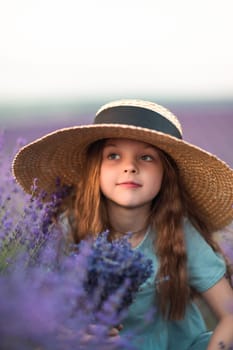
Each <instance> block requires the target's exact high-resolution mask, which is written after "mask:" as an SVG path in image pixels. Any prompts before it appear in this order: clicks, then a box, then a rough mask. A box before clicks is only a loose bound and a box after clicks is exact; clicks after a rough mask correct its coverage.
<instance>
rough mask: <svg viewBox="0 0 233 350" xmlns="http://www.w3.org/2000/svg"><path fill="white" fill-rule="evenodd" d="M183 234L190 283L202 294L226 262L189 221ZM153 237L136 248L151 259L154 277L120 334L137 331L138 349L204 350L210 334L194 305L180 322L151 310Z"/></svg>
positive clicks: (141, 292) (142, 290)
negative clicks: (169, 319)
mask: <svg viewBox="0 0 233 350" xmlns="http://www.w3.org/2000/svg"><path fill="white" fill-rule="evenodd" d="M184 232H185V241H186V249H187V257H188V262H187V268H188V274H189V283H190V285H191V286H193V287H195V289H196V290H197V291H199V292H204V291H206V290H207V289H209V288H210V287H212V286H213V285H214V284H215V283H216V282H218V281H219V280H220V279H221V278H222V277H223V276H224V274H225V271H226V268H225V262H224V260H223V259H222V258H221V257H220V256H219V255H218V254H216V253H215V252H214V251H213V250H212V248H211V247H210V246H209V245H208V244H207V243H206V242H205V240H204V239H203V238H202V236H201V235H200V234H199V233H198V231H196V229H195V228H194V227H193V226H192V225H191V224H190V223H189V222H188V220H185V223H184ZM154 237H155V233H153V232H151V231H150V230H148V232H147V233H146V235H145V237H144V239H143V241H142V242H141V243H140V244H139V245H138V246H137V247H136V248H135V249H139V250H140V251H141V252H143V253H144V254H145V255H146V256H147V257H148V258H150V259H152V261H153V267H154V274H153V276H151V277H150V278H149V279H148V280H147V281H146V282H145V283H144V284H143V285H142V286H141V288H140V290H139V292H138V293H137V296H136V298H135V300H134V302H133V304H132V305H131V307H130V309H129V312H128V315H127V317H126V318H125V320H124V322H123V326H124V328H123V330H122V331H123V332H131V331H133V332H136V334H137V335H136V336H134V338H133V339H134V343H135V344H136V346H137V347H138V349H139V350H176V349H177V350H205V349H206V348H207V345H208V342H209V339H210V336H211V332H208V331H207V330H206V326H205V323H204V320H203V318H202V316H201V313H200V311H199V309H198V308H197V306H196V305H195V304H194V303H193V302H190V303H189V305H188V307H187V309H186V313H185V317H184V319H182V320H180V321H165V320H164V319H163V317H162V315H161V314H160V313H159V312H158V311H156V310H154V309H155V304H156V303H155V282H154V281H155V275H156V273H157V270H158V260H157V258H156V256H155V254H154V250H153V238H154ZM157 283H162V281H161V282H159V281H157ZM164 283H166V282H164ZM153 311H154V312H153Z"/></svg>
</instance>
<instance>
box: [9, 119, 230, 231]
mask: <svg viewBox="0 0 233 350" xmlns="http://www.w3.org/2000/svg"><path fill="white" fill-rule="evenodd" d="M105 138H129V139H133V140H138V141H143V142H146V143H150V144H152V145H154V146H156V147H158V148H160V149H161V150H163V151H165V152H166V153H167V154H169V155H170V156H171V157H172V158H173V159H174V160H175V161H176V163H177V165H178V168H179V171H180V176H181V177H182V179H183V183H184V186H185V187H186V189H187V191H188V193H189V194H190V196H191V199H192V200H193V201H194V202H195V204H196V205H197V206H198V208H199V210H201V211H202V212H203V214H204V215H206V216H207V217H209V219H210V220H211V222H212V223H213V227H214V229H215V230H218V229H221V228H222V227H224V226H226V225H227V224H229V223H230V222H231V221H232V219H233V207H232V206H233V171H232V169H230V168H229V166H228V165H227V164H225V163H224V162H223V161H221V160H220V159H218V158H217V157H215V156H214V155H212V154H210V153H208V152H206V151H204V150H202V149H200V148H198V147H196V146H194V145H192V144H190V143H188V142H185V141H183V140H180V139H178V138H176V137H173V136H170V135H167V134H165V133H162V132H158V131H154V130H150V129H147V128H142V127H137V126H130V125H123V124H92V125H82V126H75V127H71V128H64V129H60V130H57V131H55V132H53V133H50V134H48V135H46V136H44V137H42V138H40V139H37V140H36V141H34V142H32V143H30V144H28V145H27V146H25V147H23V148H22V149H21V150H20V151H19V153H18V154H17V155H16V157H15V159H14V162H13V174H14V176H15V178H16V180H17V181H18V183H19V184H20V185H21V186H22V187H23V188H24V190H25V191H26V192H28V193H30V192H31V186H32V184H33V180H34V179H35V178H36V179H37V181H38V182H37V184H38V187H39V188H41V189H43V190H45V191H46V192H48V193H52V192H53V191H54V190H55V179H56V178H57V177H59V178H60V180H61V182H62V183H63V184H65V185H74V186H75V185H76V184H77V182H78V181H79V174H80V168H81V167H82V165H83V164H84V162H85V160H86V150H87V147H88V146H89V145H90V144H91V143H93V142H95V141H97V140H100V139H105Z"/></svg>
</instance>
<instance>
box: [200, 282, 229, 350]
mask: <svg viewBox="0 0 233 350" xmlns="http://www.w3.org/2000/svg"><path fill="white" fill-rule="evenodd" d="M202 296H203V298H204V299H205V300H206V302H207V303H208V304H209V306H210V307H211V309H212V310H213V312H214V313H215V315H216V316H217V318H218V325H217V327H216V328H215V330H214V332H213V335H212V337H211V339H210V342H209V345H208V348H207V350H220V349H224V350H228V349H229V350H231V349H233V290H232V288H231V287H230V285H229V283H228V281H227V280H226V278H222V279H221V280H219V282H217V283H216V284H215V285H214V286H213V287H211V288H209V289H208V290H207V291H206V292H204V293H202ZM222 343H224V345H225V347H221V344H222Z"/></svg>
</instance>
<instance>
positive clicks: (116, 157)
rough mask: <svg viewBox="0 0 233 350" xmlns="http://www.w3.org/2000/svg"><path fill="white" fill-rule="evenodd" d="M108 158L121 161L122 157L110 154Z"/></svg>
mask: <svg viewBox="0 0 233 350" xmlns="http://www.w3.org/2000/svg"><path fill="white" fill-rule="evenodd" d="M107 158H108V159H110V160H116V159H120V155H119V154H118V153H109V154H108V155H107Z"/></svg>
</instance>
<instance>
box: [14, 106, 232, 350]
mask: <svg viewBox="0 0 233 350" xmlns="http://www.w3.org/2000/svg"><path fill="white" fill-rule="evenodd" d="M13 171H14V175H15V177H16V179H17V181H18V182H19V184H20V185H22V186H23V188H24V189H25V190H26V191H27V192H30V189H31V185H32V183H33V179H34V178H37V179H38V186H39V187H40V188H42V189H44V190H45V191H47V192H53V191H54V186H55V179H56V177H57V176H58V177H59V178H60V179H61V181H62V182H63V183H64V184H66V185H72V186H73V187H74V190H75V195H74V196H73V197H72V198H71V201H70V203H66V205H65V204H64V205H65V206H66V215H67V217H68V219H69V222H70V226H71V229H72V234H73V238H74V240H75V241H76V242H79V241H80V240H81V239H83V238H85V237H86V236H87V235H88V234H90V233H91V234H93V235H98V233H99V232H102V231H104V230H106V229H109V230H110V236H111V238H112V239H114V238H117V237H119V236H121V235H124V234H126V233H127V232H131V233H132V235H131V238H130V242H131V244H132V247H133V248H134V249H139V250H141V251H142V252H143V253H144V254H146V255H147V256H148V257H149V258H151V259H152V260H153V266H154V275H153V276H152V277H151V278H150V279H149V280H148V281H146V283H144V285H142V287H141V289H140V291H139V292H138V294H137V297H136V299H135V301H134V303H133V304H132V305H131V307H130V309H129V313H128V316H127V317H126V319H125V320H124V322H123V329H122V330H121V331H120V332H124V331H128V330H133V331H137V336H136V339H135V344H137V345H138V348H139V349H142V350H165V349H178V350H187V349H189V350H204V349H208V350H215V349H216V350H217V349H221V348H222V349H223V348H224V349H231V348H232V346H233V314H232V305H233V292H232V289H231V287H230V284H229V283H228V280H227V278H226V276H227V275H228V272H229V271H228V270H229V268H227V267H226V264H225V261H224V259H223V257H222V256H221V254H220V249H219V247H218V245H217V243H216V242H215V241H214V240H213V235H212V233H213V232H214V231H216V230H219V229H221V228H223V227H224V226H226V225H227V224H229V223H230V222H231V221H232V218H233V208H232V204H233V171H232V170H231V169H230V168H229V167H228V166H227V165H226V164H225V163H223V162H222V161H220V160H219V159H217V158H216V157H214V156H213V155H211V154H209V153H207V152H205V151H204V150H201V149H199V148H197V147H195V146H193V145H191V144H189V143H187V142H185V141H183V140H182V130H181V126H180V123H179V121H178V119H177V118H176V117H175V116H174V115H173V114H172V113H171V112H170V111H168V110H167V109H165V108H163V107H162V106H159V105H157V104H155V103H151V102H146V101H141V100H121V101H115V102H112V103H109V104H107V105H104V106H103V107H102V108H101V109H100V110H99V111H98V112H97V114H96V118H95V121H94V123H93V124H92V125H82V126H76V127H73V128H66V129H61V130H58V131H55V132H54V133H51V134H49V135H46V136H44V137H43V138H41V139H38V140H36V141H35V142H33V143H31V144H29V145H27V146H26V147H24V148H23V149H22V150H20V152H19V153H18V155H17V156H16V158H15V160H14V164H13ZM195 295H201V296H202V297H203V299H204V300H205V301H206V302H207V303H208V304H209V306H210V307H211V308H212V310H213V311H214V313H215V314H216V316H217V318H218V320H219V322H218V325H217V327H216V328H215V330H214V332H213V334H212V333H211V332H207V330H206V327H205V324H204V321H203V319H202V317H201V314H200V312H199V310H198V309H197V307H196V306H195V304H194V303H193V298H194V296H195ZM154 309H155V313H154V314H152V313H151V315H153V316H151V319H150V321H149V320H148V317H147V321H146V316H148V312H150V311H152V310H154ZM118 332H119V330H117V329H114V330H113V332H112V334H117V333H118ZM119 334H120V333H119ZM223 346H224V347H223Z"/></svg>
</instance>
